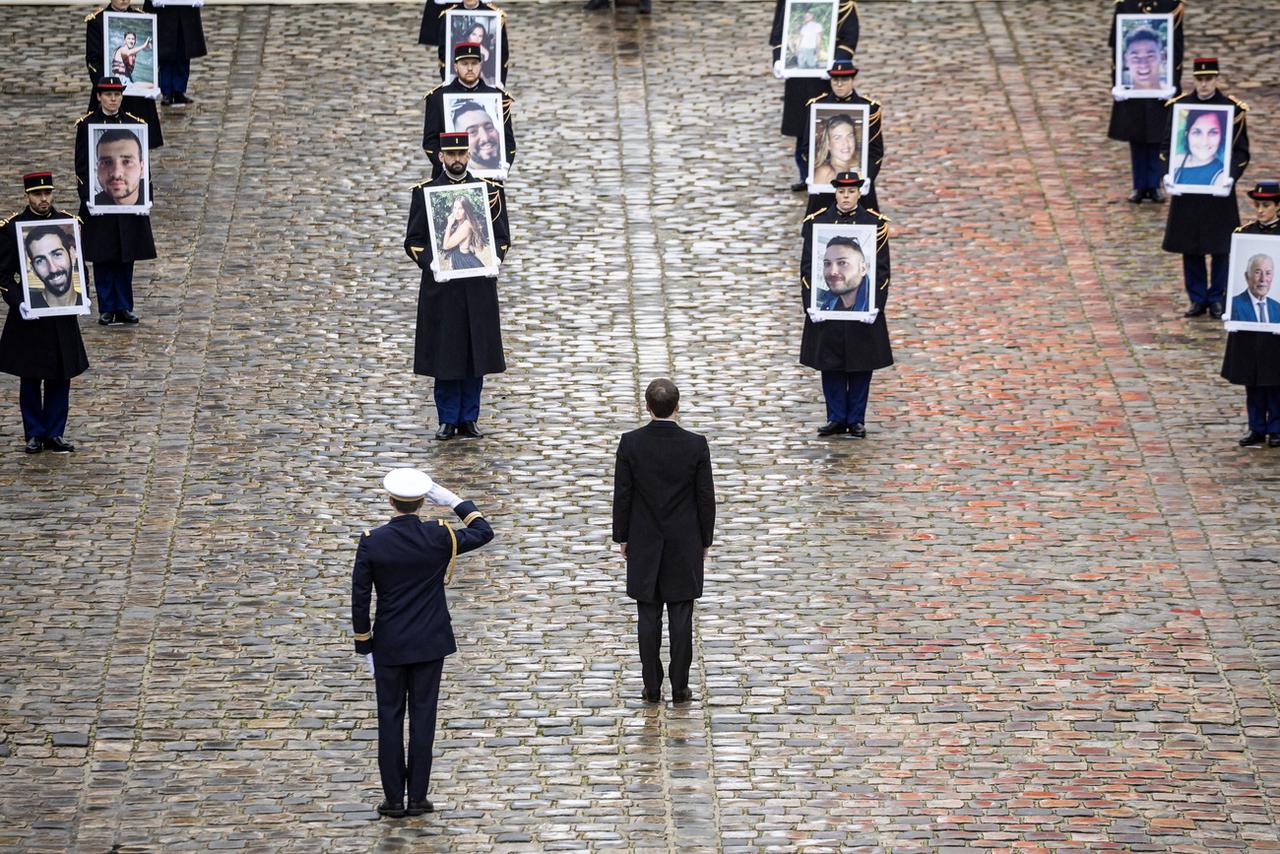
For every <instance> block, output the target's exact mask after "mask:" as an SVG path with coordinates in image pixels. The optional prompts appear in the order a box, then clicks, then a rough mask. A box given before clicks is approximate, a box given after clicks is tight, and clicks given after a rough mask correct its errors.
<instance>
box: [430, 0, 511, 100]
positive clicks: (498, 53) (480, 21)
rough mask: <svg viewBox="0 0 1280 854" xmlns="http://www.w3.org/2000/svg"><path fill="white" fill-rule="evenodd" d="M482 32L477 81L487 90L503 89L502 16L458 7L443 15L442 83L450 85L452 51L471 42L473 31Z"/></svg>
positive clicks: (496, 12)
mask: <svg viewBox="0 0 1280 854" xmlns="http://www.w3.org/2000/svg"><path fill="white" fill-rule="evenodd" d="M478 27H480V28H483V29H484V31H485V35H484V37H483V39H482V41H481V52H482V54H484V55H483V56H482V57H481V59H480V79H481V80H483V81H484V82H486V83H488V84H489V85H490V86H501V85H502V13H501V12H499V11H498V10H497V9H465V8H462V7H459V8H457V9H450V10H449V11H447V12H445V13H444V38H445V42H444V82H445V83H450V82H452V81H453V78H454V73H453V49H454V47H456V46H457V45H459V44H461V43H463V42H467V41H471V37H472V35H473V34H474V32H475V30H476V29H477V28H478Z"/></svg>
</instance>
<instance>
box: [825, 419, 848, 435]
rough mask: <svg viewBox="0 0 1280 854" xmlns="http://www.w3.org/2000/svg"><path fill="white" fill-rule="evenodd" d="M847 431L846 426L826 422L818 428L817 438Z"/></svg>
mask: <svg viewBox="0 0 1280 854" xmlns="http://www.w3.org/2000/svg"><path fill="white" fill-rule="evenodd" d="M848 429H849V425H848V424H841V423H839V422H838V421H828V422H827V423H826V424H823V425H822V426H821V427H819V428H818V435H819V436H834V435H836V434H837V433H843V432H845V431H846V430H848Z"/></svg>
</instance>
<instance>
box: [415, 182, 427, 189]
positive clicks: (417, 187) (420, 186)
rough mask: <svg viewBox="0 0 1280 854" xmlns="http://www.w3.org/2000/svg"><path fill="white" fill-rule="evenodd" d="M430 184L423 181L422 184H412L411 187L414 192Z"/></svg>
mask: <svg viewBox="0 0 1280 854" xmlns="http://www.w3.org/2000/svg"><path fill="white" fill-rule="evenodd" d="M430 183H431V182H430V181H423V182H422V183H420V184H414V185H413V189H415V190H421V189H422V188H423V187H425V186H427V185H428V184H430Z"/></svg>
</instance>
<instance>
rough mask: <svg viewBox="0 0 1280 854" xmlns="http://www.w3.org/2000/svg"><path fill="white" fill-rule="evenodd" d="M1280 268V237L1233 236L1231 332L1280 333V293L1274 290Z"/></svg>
mask: <svg viewBox="0 0 1280 854" xmlns="http://www.w3.org/2000/svg"><path fill="white" fill-rule="evenodd" d="M1277 264H1280V235H1275V234H1239V233H1237V234H1233V235H1231V265H1230V269H1229V271H1228V273H1227V310H1226V312H1225V313H1224V314H1223V315H1222V319H1223V321H1224V325H1225V326H1226V328H1227V330H1228V331H1231V332H1237V331H1240V330H1252V331H1254V332H1280V293H1277V292H1276V289H1275V287H1274V284H1275V275H1276V265H1277Z"/></svg>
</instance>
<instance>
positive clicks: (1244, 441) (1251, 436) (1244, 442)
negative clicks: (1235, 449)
mask: <svg viewBox="0 0 1280 854" xmlns="http://www.w3.org/2000/svg"><path fill="white" fill-rule="evenodd" d="M1265 441H1267V437H1266V436H1264V435H1262V434H1261V433H1259V432H1258V431H1257V430H1250V431H1249V432H1248V433H1246V434H1244V435H1243V436H1241V437H1240V447H1242V448H1261V447H1262V443H1263V442H1265Z"/></svg>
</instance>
